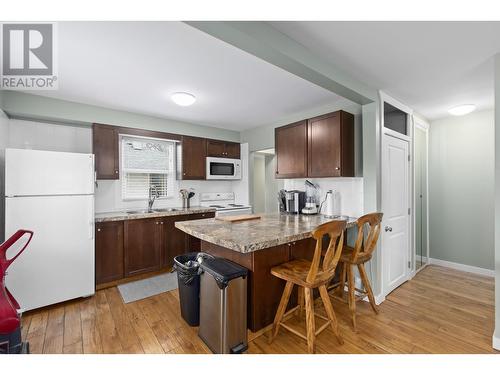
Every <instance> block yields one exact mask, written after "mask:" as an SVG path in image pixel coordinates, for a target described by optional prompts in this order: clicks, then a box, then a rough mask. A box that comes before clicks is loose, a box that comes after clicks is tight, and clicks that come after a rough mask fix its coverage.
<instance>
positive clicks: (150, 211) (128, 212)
mask: <svg viewBox="0 0 500 375" xmlns="http://www.w3.org/2000/svg"><path fill="white" fill-rule="evenodd" d="M155 212H157V211H156V210H132V211H127V214H129V215H134V214H152V213H155Z"/></svg>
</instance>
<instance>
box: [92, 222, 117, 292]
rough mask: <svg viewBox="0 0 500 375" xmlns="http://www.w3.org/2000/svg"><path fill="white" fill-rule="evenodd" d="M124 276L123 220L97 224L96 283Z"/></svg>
mask: <svg viewBox="0 0 500 375" xmlns="http://www.w3.org/2000/svg"><path fill="white" fill-rule="evenodd" d="M122 278H123V221H110V222H103V223H97V224H96V235H95V279H96V284H102V283H107V282H110V281H114V280H119V279H122Z"/></svg>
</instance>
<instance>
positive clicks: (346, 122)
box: [307, 111, 354, 177]
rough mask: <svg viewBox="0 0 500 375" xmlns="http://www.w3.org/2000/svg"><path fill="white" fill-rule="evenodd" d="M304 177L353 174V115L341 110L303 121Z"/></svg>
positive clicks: (349, 175) (351, 175)
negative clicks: (305, 123) (305, 143)
mask: <svg viewBox="0 0 500 375" xmlns="http://www.w3.org/2000/svg"><path fill="white" fill-rule="evenodd" d="M307 127H308V129H307V130H308V168H307V176H308V177H341V176H342V177H354V116H353V115H352V114H350V113H347V112H344V111H338V112H334V113H329V114H327V115H323V116H318V117H315V118H312V119H309V120H308V121H307Z"/></svg>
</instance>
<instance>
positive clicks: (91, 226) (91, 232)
mask: <svg viewBox="0 0 500 375" xmlns="http://www.w3.org/2000/svg"><path fill="white" fill-rule="evenodd" d="M94 224H95V223H94V207H93V205H89V239H90V240H93V239H94Z"/></svg>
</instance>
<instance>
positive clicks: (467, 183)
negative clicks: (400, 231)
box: [429, 110, 495, 269]
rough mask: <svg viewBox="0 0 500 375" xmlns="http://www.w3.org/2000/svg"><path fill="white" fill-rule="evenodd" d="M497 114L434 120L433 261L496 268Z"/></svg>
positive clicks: (431, 160) (431, 140)
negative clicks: (495, 159)
mask: <svg viewBox="0 0 500 375" xmlns="http://www.w3.org/2000/svg"><path fill="white" fill-rule="evenodd" d="M494 138H495V133H494V112H493V111H492V110H488V111H481V112H473V113H471V114H469V115H465V116H461V117H448V118H445V119H442V120H437V121H433V122H432V123H431V124H430V133H429V220H430V225H429V226H430V228H429V232H430V233H429V235H430V257H431V258H437V259H442V260H446V261H450V262H456V263H461V264H467V265H470V266H476V267H481V268H487V269H493V268H494V241H493V239H494V226H493V223H494V157H495V148H494Z"/></svg>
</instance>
